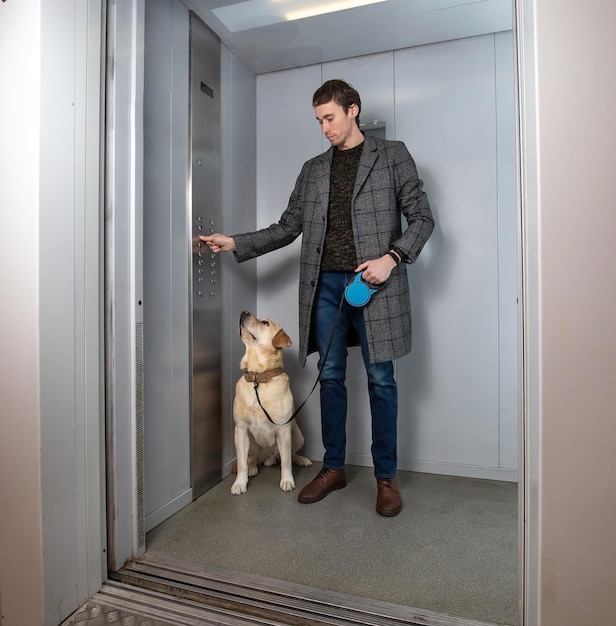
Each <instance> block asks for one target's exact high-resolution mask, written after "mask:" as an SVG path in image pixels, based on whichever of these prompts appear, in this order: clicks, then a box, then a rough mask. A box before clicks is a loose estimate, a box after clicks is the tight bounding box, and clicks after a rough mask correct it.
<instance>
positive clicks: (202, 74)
mask: <svg viewBox="0 0 616 626" xmlns="http://www.w3.org/2000/svg"><path fill="white" fill-rule="evenodd" d="M190 110H191V179H192V180H191V182H192V185H191V187H192V198H191V199H192V229H193V232H192V234H193V241H194V247H193V264H192V298H193V332H192V366H193V378H192V420H193V421H192V481H193V497H194V498H197V497H198V496H199V495H200V494H202V493H203V492H204V491H206V490H207V489H209V488H210V487H212V486H213V485H215V484H216V483H217V482H218V481H220V479H221V478H222V469H221V468H222V458H221V457H222V453H221V450H222V418H221V367H222V363H221V331H220V329H221V322H222V317H221V316H222V300H221V297H220V288H219V263H218V258H217V256H216V255H213V254H211V253H210V251H209V249H208V248H207V246H205V245H203V244H201V243H200V242H199V239H198V235H199V234H200V233H207V232H215V231H216V230H218V229H219V225H220V221H221V172H220V161H221V155H220V41H219V40H218V38H217V37H216V35H215V34H214V33H213V32H212V31H211V30H209V29H208V28H207V27H206V26H205V24H203V22H201V20H200V19H199V18H198V17H197V16H196V15H194V14H191V20H190Z"/></svg>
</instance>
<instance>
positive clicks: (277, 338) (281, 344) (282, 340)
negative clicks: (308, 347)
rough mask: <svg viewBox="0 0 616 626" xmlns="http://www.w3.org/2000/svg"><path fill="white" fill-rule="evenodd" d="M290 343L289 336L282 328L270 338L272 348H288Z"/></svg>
mask: <svg viewBox="0 0 616 626" xmlns="http://www.w3.org/2000/svg"><path fill="white" fill-rule="evenodd" d="M291 344H292V342H291V338H290V337H289V335H287V333H285V332H284V329H282V328H281V329H280V330H279V331H278V332H277V333H276V334H275V335H274V338H273V339H272V345H273V346H274V348H288V347H289V346H290V345H291Z"/></svg>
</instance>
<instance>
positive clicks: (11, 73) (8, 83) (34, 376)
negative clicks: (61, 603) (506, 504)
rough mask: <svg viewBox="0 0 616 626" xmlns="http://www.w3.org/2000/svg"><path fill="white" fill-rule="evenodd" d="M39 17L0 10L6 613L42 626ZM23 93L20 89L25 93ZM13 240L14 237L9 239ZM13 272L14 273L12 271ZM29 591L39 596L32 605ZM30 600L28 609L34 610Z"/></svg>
mask: <svg viewBox="0 0 616 626" xmlns="http://www.w3.org/2000/svg"><path fill="white" fill-rule="evenodd" d="M40 23H41V8H40V6H39V3H38V2H37V1H36V0H27V1H25V2H14V3H10V4H2V5H0V42H1V43H0V46H1V48H0V49H1V50H2V54H0V93H1V94H2V115H0V136H1V137H2V141H0V197H1V201H2V208H1V209H0V230H1V232H2V233H5V242H4V244H3V245H2V246H0V260H1V263H2V267H4V268H5V269H4V271H3V272H2V273H1V274H0V285H1V289H0V291H1V292H2V294H3V295H4V296H5V297H4V298H3V300H4V301H5V302H9V301H10V303H11V305H10V306H3V307H1V308H0V346H1V348H0V350H1V354H2V358H0V381H1V387H0V398H1V402H2V409H1V411H2V418H1V419H0V497H1V503H0V609H1V611H2V613H1V615H2V618H1V620H0V621H1V622H2V624H6V625H7V626H13V625H17V624H19V623H24V622H22V621H21V620H22V619H23V620H24V621H25V622H26V623H30V624H40V623H41V622H42V619H43V595H42V581H43V571H42V570H43V546H42V530H43V520H42V502H41V451H40V447H41V434H40V415H39V404H40V392H39V346H38V333H39V328H38V327H39V319H38V298H39V296H38V275H39V263H40V257H39V247H38V242H39V175H38V169H39V155H40V143H41V140H40V136H39V129H40V125H39V117H40V115H39V111H40V105H41V95H40V84H39V81H38V80H31V81H24V80H23V78H22V77H23V76H35V77H37V78H38V77H40V73H41V69H40V54H41V43H40V40H39V37H38V35H39V30H40ZM18 85H19V86H20V88H19V89H17V86H18ZM9 233H10V236H6V235H8V234H9ZM9 268H10V271H9ZM24 590H32V593H31V594H30V595H29V597H28V598H26V594H25V593H24ZM26 600H27V601H26Z"/></svg>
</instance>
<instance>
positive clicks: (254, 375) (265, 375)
mask: <svg viewBox="0 0 616 626" xmlns="http://www.w3.org/2000/svg"><path fill="white" fill-rule="evenodd" d="M280 374H282V367H277V368H276V369H275V370H267V371H266V372H244V378H245V379H246V380H247V381H248V382H249V383H269V382H270V380H272V378H275V377H276V376H280Z"/></svg>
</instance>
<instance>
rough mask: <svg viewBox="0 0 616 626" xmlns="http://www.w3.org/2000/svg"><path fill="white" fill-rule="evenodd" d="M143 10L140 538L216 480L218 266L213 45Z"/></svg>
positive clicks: (167, 12) (160, 8) (174, 20)
mask: <svg viewBox="0 0 616 626" xmlns="http://www.w3.org/2000/svg"><path fill="white" fill-rule="evenodd" d="M153 5H156V6H155V7H154V6H153ZM153 5H150V4H149V3H148V10H147V11H146V35H145V78H144V94H145V98H144V178H145V181H146V184H145V186H144V211H143V228H144V243H143V257H144V259H143V260H144V262H143V268H144V269H143V280H144V302H145V306H144V323H143V326H144V354H143V358H144V360H143V369H144V380H145V381H147V382H146V383H145V384H144V402H143V404H144V412H143V413H144V416H143V420H144V426H143V431H144V446H143V450H144V451H143V454H144V459H143V468H144V514H145V530H146V532H147V531H148V530H150V529H151V528H153V527H154V526H156V525H158V524H159V523H160V522H161V521H163V520H165V519H167V518H168V517H169V516H171V515H173V514H174V513H176V512H177V511H178V510H180V509H181V508H183V507H184V506H185V505H186V504H188V503H189V502H191V501H192V500H193V499H195V498H197V497H199V495H201V494H202V493H204V491H206V490H207V489H209V488H210V487H212V486H213V485H215V484H216V483H217V482H218V481H220V479H221V477H222V470H221V467H222V460H221V338H222V335H221V330H220V328H221V315H222V306H221V295H220V281H219V267H218V260H217V258H216V256H215V255H213V254H211V253H210V252H209V250H208V248H207V246H205V244H202V243H201V242H200V240H199V235H200V234H203V233H207V232H214V230H215V229H216V228H217V227H218V224H219V222H220V213H221V183H220V176H221V165H220V164H221V156H220V42H219V40H218V38H217V37H216V36H215V34H214V33H213V32H212V31H211V30H210V29H208V28H207V27H206V26H205V25H204V24H203V22H202V21H201V20H200V19H199V18H198V17H197V16H195V15H194V14H193V13H190V12H188V11H186V10H185V9H182V8H181V7H180V6H179V5H178V4H177V3H162V2H159V3H156V2H154V3H153ZM150 7H152V9H150ZM187 33H188V37H187V36H186V35H187Z"/></svg>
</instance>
